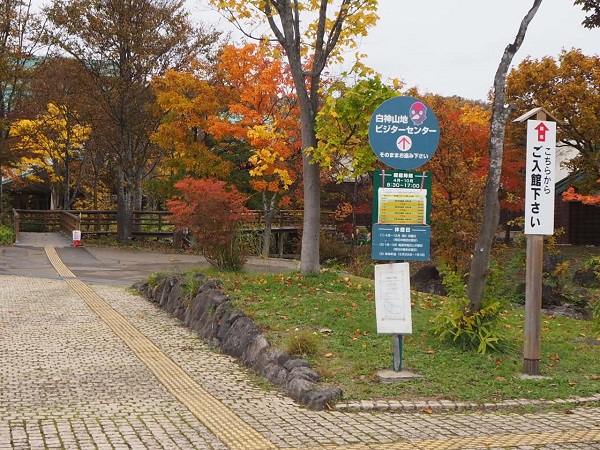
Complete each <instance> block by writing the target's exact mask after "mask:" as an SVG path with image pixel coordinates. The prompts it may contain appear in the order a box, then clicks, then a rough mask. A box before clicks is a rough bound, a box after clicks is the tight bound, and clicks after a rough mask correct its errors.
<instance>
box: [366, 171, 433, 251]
mask: <svg viewBox="0 0 600 450" xmlns="http://www.w3.org/2000/svg"><path fill="white" fill-rule="evenodd" d="M373 187H374V192H373V229H372V234H371V237H372V245H371V257H372V259H374V260H380V261H382V260H390V261H428V260H429V258H430V243H431V227H430V223H429V220H430V215H431V174H430V173H429V172H408V171H402V170H393V171H388V170H380V171H375V172H374V173H373Z"/></svg>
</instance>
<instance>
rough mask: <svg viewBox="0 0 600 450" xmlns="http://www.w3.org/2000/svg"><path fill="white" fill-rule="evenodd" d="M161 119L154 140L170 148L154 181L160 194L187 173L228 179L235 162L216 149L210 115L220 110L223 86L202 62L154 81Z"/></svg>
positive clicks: (167, 149)
mask: <svg viewBox="0 0 600 450" xmlns="http://www.w3.org/2000/svg"><path fill="white" fill-rule="evenodd" d="M152 87H153V90H154V93H155V95H156V103H157V105H158V107H159V114H160V116H161V117H162V119H161V123H160V125H159V126H158V128H157V130H156V132H154V133H153V134H152V140H153V142H155V143H156V144H158V145H159V146H160V147H161V148H163V149H165V150H166V151H167V155H168V156H167V158H166V159H165V160H164V162H163V164H162V165H161V167H160V168H159V169H158V170H157V172H156V173H155V174H154V176H153V177H154V179H153V181H152V183H151V184H152V185H153V186H154V187H155V189H154V190H155V191H156V192H157V193H158V194H159V196H160V197H161V198H166V197H169V196H170V194H171V191H172V187H173V185H174V184H175V183H176V182H177V181H180V180H182V179H183V178H185V177H188V176H189V177H193V178H197V179H201V178H217V179H226V178H227V177H229V176H230V175H231V173H232V171H233V168H234V167H233V164H232V163H231V162H230V161H226V160H225V159H223V158H222V157H221V155H219V154H217V153H216V152H214V151H213V147H214V145H215V142H214V139H213V138H212V137H211V136H210V134H209V133H208V131H207V127H208V124H209V121H208V119H209V117H213V116H215V115H217V114H218V113H219V111H221V109H222V106H223V103H224V101H223V100H222V96H221V93H222V90H219V89H218V88H217V87H216V86H215V85H214V84H212V83H211V81H210V79H209V78H208V75H207V74H206V73H204V71H203V70H202V67H201V64H200V63H199V62H194V63H193V64H192V66H191V67H190V68H189V69H187V70H180V71H176V70H169V71H167V72H166V73H165V74H164V75H162V76H160V77H156V78H155V79H154V80H153V82H152Z"/></svg>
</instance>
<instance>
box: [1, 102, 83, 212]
mask: <svg viewBox="0 0 600 450" xmlns="http://www.w3.org/2000/svg"><path fill="white" fill-rule="evenodd" d="M11 133H14V134H15V135H16V136H17V137H18V142H17V143H16V144H15V147H16V149H17V150H22V151H25V152H28V153H30V154H32V155H34V156H33V157H31V158H24V159H23V160H22V161H21V164H22V165H23V166H24V168H27V167H30V166H35V167H41V168H43V169H44V170H45V171H46V172H47V173H48V174H49V178H50V182H51V183H52V185H53V189H52V196H53V204H54V205H55V206H57V207H58V208H61V209H70V207H71V204H72V202H73V200H74V198H75V195H76V192H77V189H72V185H71V171H70V166H71V161H72V160H74V159H75V160H77V159H79V158H78V157H77V156H78V154H79V153H80V152H82V149H83V146H84V143H85V141H86V140H87V139H88V137H89V135H90V133H91V128H90V127H89V126H87V125H85V124H80V123H79V121H78V120H77V118H76V115H75V113H74V112H73V111H70V110H69V109H68V108H67V107H66V106H64V105H54V104H52V103H50V104H48V109H47V111H46V112H45V113H44V114H41V115H39V116H38V117H36V118H35V119H22V120H19V121H17V122H14V123H13V126H12V129H11ZM79 178H81V177H79ZM61 194H62V195H61Z"/></svg>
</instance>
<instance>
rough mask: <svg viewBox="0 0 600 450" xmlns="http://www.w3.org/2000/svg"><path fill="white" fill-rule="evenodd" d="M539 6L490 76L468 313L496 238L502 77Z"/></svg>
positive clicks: (504, 116) (479, 297)
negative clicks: (485, 166) (485, 163)
mask: <svg viewBox="0 0 600 450" xmlns="http://www.w3.org/2000/svg"><path fill="white" fill-rule="evenodd" d="M541 3H542V0H534V2H533V6H532V7H531V9H530V10H529V12H528V13H527V14H526V15H525V17H524V18H523V20H522V21H521V25H520V27H519V31H518V33H517V36H516V38H515V41H514V42H513V43H512V44H509V45H507V46H506V49H505V50H504V54H503V55H502V59H501V60H500V64H499V65H498V70H497V71H496V76H495V77H494V100H493V111H492V130H491V135H490V144H489V154H490V168H489V173H488V177H487V181H486V184H485V190H484V206H483V221H482V224H481V229H480V232H479V237H478V239H477V242H476V244H475V249H474V251H473V258H472V259H471V270H470V271H469V281H468V285H467V295H468V297H469V300H470V303H469V311H468V313H469V314H472V313H474V312H476V311H478V310H479V309H480V308H481V304H482V302H483V296H484V292H485V286H486V281H487V276H488V273H489V269H490V254H491V250H492V244H493V243H494V236H495V235H496V231H497V230H498V224H499V221H500V201H499V199H498V191H499V188H500V175H501V173H502V158H503V153H504V135H505V128H506V121H507V120H508V116H509V114H510V112H511V108H510V107H507V106H506V105H505V100H506V76H507V74H508V70H509V68H510V64H511V62H512V60H513V57H514V56H515V53H517V51H518V50H519V48H520V47H521V44H522V43H523V39H524V38H525V33H526V32H527V27H528V26H529V23H530V22H531V20H532V19H533V17H534V16H535V14H536V12H537V10H538V8H539V6H540V4H541Z"/></svg>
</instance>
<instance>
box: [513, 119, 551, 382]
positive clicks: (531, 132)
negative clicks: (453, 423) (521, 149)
mask: <svg viewBox="0 0 600 450" xmlns="http://www.w3.org/2000/svg"><path fill="white" fill-rule="evenodd" d="M534 116H535V117H534ZM548 116H550V117H552V116H551V115H550V114H549V113H548V112H547V111H545V110H544V109H543V108H536V109H533V110H531V111H529V112H528V113H526V114H524V115H522V116H521V117H519V118H518V119H516V120H515V122H523V121H525V120H528V119H530V120H528V122H527V150H526V152H527V167H526V180H525V181H526V182H525V186H526V187H525V234H526V235H527V262H526V269H525V328H524V334H525V343H524V349H523V360H524V364H523V372H524V373H525V374H526V375H530V376H539V375H540V358H541V351H540V349H541V337H542V334H541V327H542V277H543V260H544V236H547V235H552V234H554V192H555V179H554V178H555V163H556V162H555V158H556V122H549V121H547V119H548ZM532 117H533V119H532Z"/></svg>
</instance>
